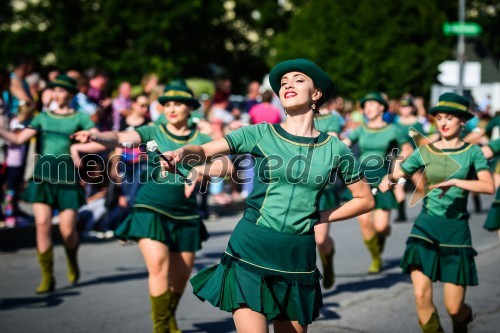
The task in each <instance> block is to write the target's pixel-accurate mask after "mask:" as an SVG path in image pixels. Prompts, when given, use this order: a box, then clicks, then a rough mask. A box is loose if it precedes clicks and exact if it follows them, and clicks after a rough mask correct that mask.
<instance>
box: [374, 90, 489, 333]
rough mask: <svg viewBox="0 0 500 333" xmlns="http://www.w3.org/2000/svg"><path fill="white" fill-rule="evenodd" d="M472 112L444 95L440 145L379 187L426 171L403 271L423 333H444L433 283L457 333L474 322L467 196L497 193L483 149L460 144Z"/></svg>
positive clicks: (421, 151) (437, 111)
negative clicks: (469, 297)
mask: <svg viewBox="0 0 500 333" xmlns="http://www.w3.org/2000/svg"><path fill="white" fill-rule="evenodd" d="M468 107H469V101H468V99H466V98H465V97H463V96H460V95H457V94H454V93H445V94H443V95H441V96H440V97H439V103H438V104H437V106H435V107H434V108H432V109H431V110H430V113H431V114H432V115H434V116H435V119H436V124H437V128H438V130H439V132H440V134H441V139H440V140H438V141H436V142H434V143H431V144H428V145H423V146H421V147H419V148H418V150H417V151H415V152H414V153H413V154H412V155H411V156H410V157H409V158H408V159H407V160H405V161H404V162H403V163H402V164H401V166H400V167H396V169H395V171H394V173H393V174H392V175H390V176H389V177H387V178H386V179H384V181H383V182H382V184H381V185H380V187H379V188H380V190H381V191H385V190H387V189H388V188H390V187H392V186H391V183H394V180H395V179H398V178H400V177H405V178H409V177H411V175H412V174H413V173H414V172H416V171H417V170H424V176H425V178H426V182H425V192H426V196H425V198H424V201H423V206H422V211H421V213H420V214H419V216H418V218H417V220H416V221H415V225H414V227H413V229H412V231H411V233H410V236H409V237H408V240H407V242H406V244H407V245H406V250H405V253H404V255H403V258H402V259H401V267H402V268H403V271H404V272H405V273H406V274H410V276H411V280H412V283H413V290H414V294H415V303H416V307H417V314H418V319H419V323H420V326H421V328H422V331H423V332H425V333H431V332H443V329H442V327H441V324H440V321H439V316H438V314H437V310H436V308H435V306H434V304H433V301H432V298H433V296H432V295H433V287H432V283H433V282H436V281H442V282H444V304H445V307H446V310H447V312H448V314H449V315H450V316H451V318H452V321H453V332H467V331H468V325H469V323H470V322H471V321H472V318H473V317H472V309H471V307H470V306H469V305H467V304H465V303H464V299H465V292H466V289H467V286H474V285H477V284H478V279H477V273H476V265H475V261H474V256H475V255H476V251H475V250H474V248H473V247H472V243H471V234H470V229H469V223H468V219H469V213H468V212H467V199H468V195H469V191H474V192H477V193H486V194H493V192H494V187H493V179H492V176H491V173H490V172H489V170H488V165H487V163H486V158H485V157H484V155H483V153H482V152H481V149H480V148H479V147H478V146H476V145H473V144H469V143H465V142H463V141H462V140H461V139H460V135H461V129H462V127H463V125H464V124H465V122H466V121H467V120H468V119H470V118H472V117H473V115H472V114H471V113H469V112H468V111H467V110H468ZM475 175H477V180H475V178H474V176H475Z"/></svg>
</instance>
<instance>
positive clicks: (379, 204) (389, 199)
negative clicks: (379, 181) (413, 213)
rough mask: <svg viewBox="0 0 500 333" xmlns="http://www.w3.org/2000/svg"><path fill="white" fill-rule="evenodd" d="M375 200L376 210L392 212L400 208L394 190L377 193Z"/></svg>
mask: <svg viewBox="0 0 500 333" xmlns="http://www.w3.org/2000/svg"><path fill="white" fill-rule="evenodd" d="M374 198H375V208H374V209H383V210H392V209H396V208H398V201H397V200H396V196H395V195H394V192H393V191H392V190H391V191H387V192H384V193H382V192H381V191H377V193H376V194H375V195H374Z"/></svg>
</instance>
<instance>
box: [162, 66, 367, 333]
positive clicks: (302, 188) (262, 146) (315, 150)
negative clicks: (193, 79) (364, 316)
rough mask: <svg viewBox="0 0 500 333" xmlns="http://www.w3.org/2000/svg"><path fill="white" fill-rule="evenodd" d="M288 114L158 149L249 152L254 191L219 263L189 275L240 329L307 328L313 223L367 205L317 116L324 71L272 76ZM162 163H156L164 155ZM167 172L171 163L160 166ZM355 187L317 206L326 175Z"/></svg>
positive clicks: (327, 85) (326, 86) (312, 288)
mask: <svg viewBox="0 0 500 333" xmlns="http://www.w3.org/2000/svg"><path fill="white" fill-rule="evenodd" d="M270 82H271V87H272V88H273V90H274V92H275V93H276V94H277V95H279V98H280V101H281V104H282V106H283V107H284V108H285V110H286V112H287V114H288V116H287V118H286V120H285V122H284V123H283V124H275V125H271V124H266V123H262V124H257V125H250V126H246V127H243V128H241V129H239V130H236V131H233V132H231V133H229V134H228V135H226V136H225V137H224V138H221V139H219V140H215V141H213V142H211V143H208V144H205V145H202V146H193V145H189V146H185V147H183V148H181V149H177V150H174V151H168V152H165V153H164V156H166V157H167V158H168V159H169V160H170V161H171V162H170V163H175V164H177V163H180V161H182V160H183V159H184V158H186V157H187V156H195V157H198V158H201V159H202V160H204V159H206V158H210V157H212V156H217V155H219V154H229V153H231V154H252V155H253V156H254V157H255V159H256V166H255V168H254V170H255V173H256V175H255V177H254V184H255V186H254V189H253V191H252V193H251V194H250V195H249V197H248V199H247V204H248V208H247V209H246V210H245V213H244V215H243V218H242V219H241V220H240V221H239V223H238V224H237V226H236V227H235V229H234V231H233V234H232V235H231V238H230V240H229V244H228V246H227V248H226V251H225V252H224V253H223V255H222V258H221V262H220V264H218V265H215V266H213V267H209V268H206V269H204V270H202V271H200V272H199V273H198V274H197V275H196V276H194V277H193V278H192V279H191V284H192V285H193V291H194V293H195V294H196V295H197V296H198V297H199V298H200V299H202V300H207V301H209V302H210V303H211V304H212V305H214V306H216V307H218V308H220V309H221V310H224V311H229V312H232V313H233V318H234V322H235V325H236V329H237V331H238V332H240V333H241V332H252V333H261V332H262V333H264V332H267V328H268V325H267V320H272V321H273V325H274V331H275V332H277V333H279V332H291V331H293V332H306V331H307V325H308V324H310V323H311V322H312V321H313V320H314V319H315V318H317V317H318V315H319V309H320V307H321V306H322V295H321V288H320V286H319V279H320V274H319V271H318V269H317V268H316V244H315V241H314V226H315V225H317V224H321V223H329V222H335V221H342V220H346V219H348V218H352V217H354V216H356V215H359V214H363V213H365V212H367V211H369V210H371V209H372V208H373V196H372V194H371V192H370V189H369V187H368V186H367V185H366V184H365V183H364V182H361V181H359V180H360V177H359V166H358V163H357V161H356V160H355V158H354V157H353V155H352V153H351V151H350V150H349V149H348V148H347V147H346V145H345V144H343V143H342V142H341V141H340V140H339V139H338V138H336V137H333V136H329V135H328V134H326V133H322V132H318V131H317V130H316V129H315V127H314V122H313V118H314V113H315V112H316V111H315V110H317V109H318V106H319V105H321V104H323V103H324V101H325V100H326V99H328V97H329V96H331V93H332V89H333V82H332V81H331V79H330V78H329V76H328V75H327V74H326V73H325V72H324V71H323V70H322V69H320V68H319V67H318V66H317V65H315V64H314V63H312V62H311V61H309V60H305V59H295V60H288V61H284V62H282V63H279V64H278V65H276V66H275V67H274V68H273V70H272V71H271V74H270ZM162 163H163V162H162ZM163 164H164V167H165V168H166V169H167V170H168V171H172V170H173V168H172V167H169V166H168V165H166V163H163ZM332 173H338V175H339V176H340V177H341V178H342V180H343V181H344V182H345V183H346V184H347V187H348V188H349V189H350V190H351V192H352V193H353V196H354V197H353V199H352V200H351V201H348V202H347V203H345V204H344V205H342V206H340V207H337V208H334V209H329V210H324V211H319V209H318V201H319V198H320V196H321V193H322V191H323V189H324V187H325V186H326V184H327V183H328V181H329V179H330V177H331V174H332Z"/></svg>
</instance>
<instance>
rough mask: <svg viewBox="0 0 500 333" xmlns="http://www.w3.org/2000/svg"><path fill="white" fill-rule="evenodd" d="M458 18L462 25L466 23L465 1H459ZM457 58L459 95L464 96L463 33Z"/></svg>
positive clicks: (459, 40) (459, 36)
mask: <svg viewBox="0 0 500 333" xmlns="http://www.w3.org/2000/svg"><path fill="white" fill-rule="evenodd" d="M458 18H459V21H460V24H464V22H465V0H459V4H458ZM457 57H458V64H459V66H458V93H459V94H460V95H463V93H464V67H465V35H464V33H463V31H462V32H461V33H460V34H459V35H458V45H457Z"/></svg>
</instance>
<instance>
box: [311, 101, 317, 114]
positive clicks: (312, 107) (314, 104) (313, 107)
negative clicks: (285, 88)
mask: <svg viewBox="0 0 500 333" xmlns="http://www.w3.org/2000/svg"><path fill="white" fill-rule="evenodd" d="M311 109H312V110H313V112H316V103H313V104H312V105H311Z"/></svg>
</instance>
